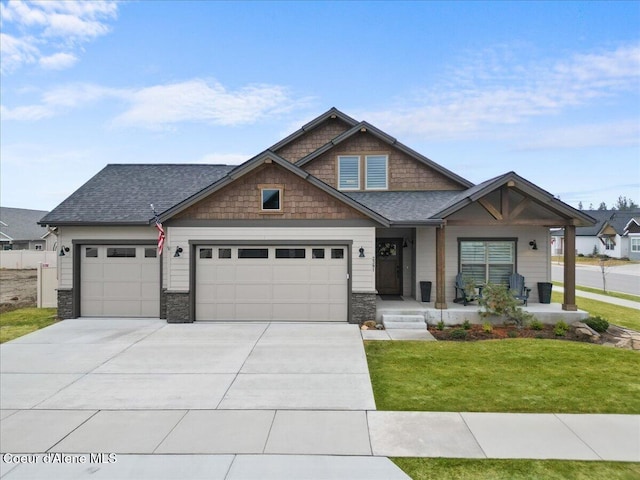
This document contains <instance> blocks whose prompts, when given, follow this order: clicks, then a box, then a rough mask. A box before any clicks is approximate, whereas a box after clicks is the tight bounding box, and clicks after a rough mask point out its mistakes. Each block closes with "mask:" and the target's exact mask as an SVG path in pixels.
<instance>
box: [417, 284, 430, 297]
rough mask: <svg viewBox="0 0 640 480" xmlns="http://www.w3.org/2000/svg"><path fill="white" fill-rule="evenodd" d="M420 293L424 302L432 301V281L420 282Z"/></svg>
mask: <svg viewBox="0 0 640 480" xmlns="http://www.w3.org/2000/svg"><path fill="white" fill-rule="evenodd" d="M420 295H421V298H422V301H423V302H430V301H431V282H420Z"/></svg>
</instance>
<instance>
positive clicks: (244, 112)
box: [1, 79, 306, 129]
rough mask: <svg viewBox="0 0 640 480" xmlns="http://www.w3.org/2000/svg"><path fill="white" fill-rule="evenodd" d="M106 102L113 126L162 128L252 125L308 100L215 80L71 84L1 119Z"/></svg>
mask: <svg viewBox="0 0 640 480" xmlns="http://www.w3.org/2000/svg"><path fill="white" fill-rule="evenodd" d="M105 99H111V100H113V99H115V100H119V101H120V102H121V103H123V104H124V105H125V109H124V111H123V112H122V113H121V114H119V115H118V116H117V117H116V118H115V119H114V120H113V122H112V123H113V125H114V126H126V127H131V126H135V127H141V128H148V129H163V128H167V127H169V126H171V125H173V124H177V123H181V122H200V123H209V124H213V125H224V126H236V125H250V124H253V123H255V122H257V121H259V120H260V119H262V118H264V117H266V116H273V115H278V114H281V113H283V112H287V111H290V110H292V109H294V108H297V107H299V106H301V105H304V104H305V102H306V100H305V99H301V100H294V99H293V98H291V96H290V95H289V93H288V91H287V89H286V88H285V87H283V86H280V85H248V86H245V87H241V88H239V89H237V90H229V89H227V88H225V87H224V86H223V85H222V84H220V83H219V82H216V81H210V82H206V81H204V80H201V79H193V80H188V81H185V82H181V83H172V84H167V85H155V86H151V87H145V88H141V89H131V88H119V89H118V88H109V87H103V86H101V85H95V84H86V83H74V84H69V85H65V86H62V87H57V88H54V89H51V90H49V91H46V92H44V93H43V94H42V96H41V101H40V103H38V104H34V105H24V106H18V107H13V108H12V107H9V106H6V105H3V106H2V107H1V108H2V116H3V120H26V121H33V120H40V119H43V118H50V117H53V116H55V115H59V114H62V113H64V112H67V111H69V110H71V109H75V108H82V107H86V106H88V105H91V104H94V103H96V102H100V101H103V100H105Z"/></svg>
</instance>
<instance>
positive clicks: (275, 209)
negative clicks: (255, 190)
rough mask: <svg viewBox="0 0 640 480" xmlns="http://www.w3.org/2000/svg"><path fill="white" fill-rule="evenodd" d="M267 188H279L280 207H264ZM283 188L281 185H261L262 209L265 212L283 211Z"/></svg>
mask: <svg viewBox="0 0 640 480" xmlns="http://www.w3.org/2000/svg"><path fill="white" fill-rule="evenodd" d="M265 190H277V191H278V208H264V192H265ZM282 191H283V189H282V188H281V187H261V188H260V210H261V211H263V212H281V211H282V200H283V195H282Z"/></svg>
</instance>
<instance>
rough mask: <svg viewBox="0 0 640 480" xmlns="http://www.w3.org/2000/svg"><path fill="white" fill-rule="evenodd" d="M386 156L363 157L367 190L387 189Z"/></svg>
mask: <svg viewBox="0 0 640 480" xmlns="http://www.w3.org/2000/svg"><path fill="white" fill-rule="evenodd" d="M387 163H388V162H387V156H386V155H367V156H366V157H365V168H366V182H365V183H366V184H365V188H366V189H367V190H386V189H387V185H388V184H387Z"/></svg>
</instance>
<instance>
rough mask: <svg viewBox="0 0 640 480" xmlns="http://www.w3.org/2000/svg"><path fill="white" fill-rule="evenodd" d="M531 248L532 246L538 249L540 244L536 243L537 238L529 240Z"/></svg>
mask: <svg viewBox="0 0 640 480" xmlns="http://www.w3.org/2000/svg"><path fill="white" fill-rule="evenodd" d="M529 248H531V250H537V249H538V244H537V243H536V241H535V240H531V241H530V242H529Z"/></svg>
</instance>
